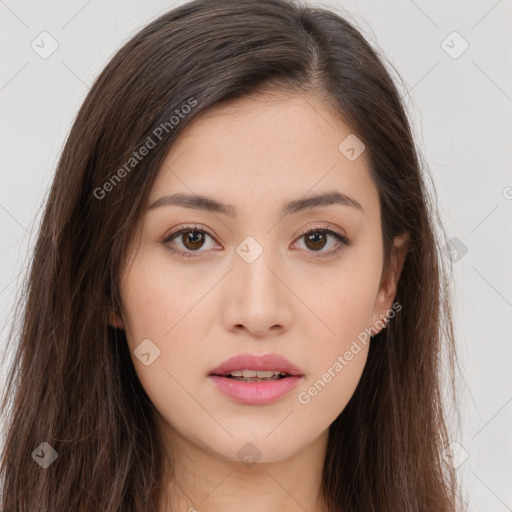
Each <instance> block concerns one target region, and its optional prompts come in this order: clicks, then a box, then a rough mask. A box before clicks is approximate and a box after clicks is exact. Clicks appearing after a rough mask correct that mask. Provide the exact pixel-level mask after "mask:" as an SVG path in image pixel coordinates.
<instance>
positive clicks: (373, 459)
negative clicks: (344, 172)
mask: <svg viewBox="0 0 512 512" xmlns="http://www.w3.org/2000/svg"><path fill="white" fill-rule="evenodd" d="M271 88H274V89H280V90H284V91H292V92H293V91H296V92H311V93H313V94H316V95H318V96H319V97H321V98H322V99H323V100H324V101H325V102H326V104H328V105H329V106H330V107H331V108H332V109H333V111H334V112H337V113H338V114H339V116H340V117H341V118H342V119H343V120H345V121H346V122H347V123H348V125H349V126H350V127H351V129H352V131H353V133H355V134H356V135H357V137H358V138H359V139H361V140H362V141H363V143H364V144H365V145H366V148H367V155H368V159H369V160H368V161H369V165H370V170H371V175H372V178H373V179H374V181H375V183H376V185H377V187H378V190H379V197H380V202H381V217H382V236H383V243H384V250H385V262H384V264H385V265H387V263H388V261H389V255H390V250H391V243H392V240H393V237H394V236H396V235H398V234H401V233H404V232H408V233H409V234H410V245H409V251H408V254H407V257H406V260H405V265H404V268H403V271H402V275H401V278H400V280H399V283H398V289H397V294H396V299H395V300H396V301H398V302H399V303H400V304H401V305H402V308H403V310H402V311H401V312H400V313H399V314H397V315H396V317H395V318H394V319H393V320H392V321H391V323H390V326H389V328H387V329H383V330H382V331H381V332H380V333H379V334H378V335H376V336H375V337H374V339H373V342H372V343H371V347H370V350H369V355H368V360H367V363H366V367H365V369H364V372H363V375H362V378H361V380H360V382H359V385H358V387H357V389H356V391H355V393H354V395H353V397H352V398H351V400H350V402H349V403H348V405H347V406H346V408H345V409H344V410H343V412H342V413H341V414H340V415H339V417H338V418H337V419H336V420H335V421H334V422H333V423H332V425H331V426H330V429H329V442H328V449H327V455H326V458H325V465H324V470H323V480H322V491H323V494H324V496H325V500H326V502H327V503H328V505H329V509H330V511H331V512H335V511H340V510H342V511H343V512H362V511H365V512H370V511H379V512H391V511H393V512H398V511H403V512H415V511H429V512H441V511H442V512H451V511H454V510H456V506H457V504H456V501H457V498H458V493H459V489H458V485H457V479H456V474H455V470H454V469H453V468H452V467H451V466H450V465H449V464H447V463H446V462H445V460H444V458H443V456H442V454H443V450H444V449H445V448H446V447H447V445H448V444H449V442H450V440H449V434H448V427H447V424H448V421H447V416H446V408H445V405H444V401H443V396H442V391H443V386H444V384H443V379H442V373H443V372H442V370H443V369H444V368H446V369H448V376H449V378H450V379H451V380H449V381H448V385H447V389H449V390H451V391H453V397H454V398H456V397H455V395H456V379H455V378H454V376H455V365H456V361H457V358H456V351H455V342H454V333H453V327H452V318H451V309H450V294H449V293H448V291H447V290H448V287H449V284H450V278H449V277H447V276H449V275H450V274H449V273H448V272H447V270H446V266H445V258H444V255H443V254H442V253H441V250H442V248H443V245H444V241H443V245H442V244H441V240H442V237H444V231H442V229H440V230H439V233H436V225H437V226H440V225H441V224H440V221H439V218H438V217H437V213H436V204H435V201H434V199H433V198H434V197H435V194H432V193H431V192H430V191H429V189H428V183H427V182H426V181H425V178H426V177H427V176H428V174H427V169H426V166H425V165H423V164H422V162H421V158H420V156H419V154H418V152H417V150H416V147H415V144H414V141H413V136H412V131H411V128H410V124H409V121H408V118H407V116H406V113H405V112H404V106H403V104H402V100H401V98H400V94H399V92H398V89H397V86H396V85H395V82H394V80H393V79H392V78H391V75H390V73H389V72H388V71H387V69H386V67H385V65H384V64H383V59H382V57H379V56H378V54H377V52H376V51H375V50H373V49H372V47H371V46H370V44H369V43H368V42H367V41H366V40H365V39H364V38H363V36H362V35H361V34H360V32H359V31H358V30H357V29H356V28H354V26H352V24H350V23H349V22H347V21H346V20H345V19H344V17H342V16H341V15H340V14H338V13H335V12H333V11H329V10H325V9H321V8H313V7H309V6H307V5H305V4H301V3H299V2H298V1H296V2H293V0H262V1H257V2H255V1H252V0H251V1H247V0H244V1H229V0H212V1H210V0H196V1H192V2H190V3H187V4H184V5H181V6H179V7H177V8H175V9H173V10H171V11H169V12H167V13H166V14H165V15H163V16H161V17H159V18H158V19H156V20H155V21H153V22H152V23H150V24H149V25H148V26H146V27H145V28H143V29H142V30H141V31H140V32H139V33H137V34H136V35H135V36H134V37H133V38H132V39H131V40H130V41H128V42H127V43H126V44H125V45H124V46H123V47H122V48H121V49H120V50H119V51H118V52H117V54H116V55H115V56H114V57H113V58H112V60H111V61H110V62H109V63H108V65H107V66H106V68H105V69H104V70H103V72H102V73H101V74H100V75H99V77H98V78H97V80H96V81H95V83H94V85H93V87H92V88H91V91H90V92H89V94H88V95H87V97H86V99H85V101H84V103H83V105H82V107H81V109H80V111H79V113H78V115H77V117H76V120H75V122H74V124H73V127H72V129H71V132H70V134H69V137H68V139H67V141H66V144H65V147H64V149H63V152H62V155H61V157H60V160H59V162H58V166H57V169H56V174H55V178H54V180H53V184H52V186H51V190H50V192H49V196H48V199H47V201H46V207H45V211H44V215H43V218H42V223H41V226H40V230H39V234H38V239H37V243H36V246H35V250H34V253H33V259H32V262H31V268H30V270H29V273H28V274H27V275H28V277H27V279H26V282H25V284H24V286H23V290H22V291H21V293H20V297H19V299H18V300H19V301H24V302H23V304H24V307H23V316H22V319H21V321H20V322H19V326H20V327H19V332H18V333H16V329H14V328H13V329H12V332H11V336H10V338H9V341H11V339H13V338H16V340H17V346H16V353H15V356H14V362H13V364H12V367H11V369H10V373H9V378H8V385H7V387H6V389H5V396H4V398H3V402H2V411H3V412H5V417H6V418H8V422H7V428H6V438H5V447H4V450H3V452H2V459H1V466H0V475H1V477H2V484H3V497H2V505H3V510H4V511H5V512H14V511H30V512H33V511H36V510H45V511H52V512H60V511H62V510H67V511H78V510H81V511H83V510H87V511H92V510H103V511H110V512H121V511H122V512H127V511H143V510H144V511H157V510H158V509H159V506H160V504H161V503H162V499H163V493H164V487H165V484H166V482H165V471H164V467H165V464H164V463H165V462H166V461H165V458H164V449H163V443H162V439H161V437H160V435H159V432H158V430H157V428H156V423H155V420H154V413H155V411H154V406H153V404H152V403H151V401H150V400H149V398H148V396H147V395H146V393H145V391H144V389H143V388H142V386H141V384H140V382H139V381H138V378H137V376H136V373H135V370H134V367H133V364H132V361H131V358H130V354H129V352H128V349H127V342H126V337H125V334H124V331H122V330H120V329H114V328H113V327H110V326H109V325H108V321H109V316H108V310H109V308H117V310H118V311H119V310H120V309H121V302H120V296H119V287H118V285H119V271H120V269H121V268H122V266H123V263H124V261H125V254H126V250H127V247H128V246H129V243H130V241H131V240H132V237H133V236H134V229H135V228H134V226H135V225H136V222H137V220H138V218H139V216H140V215H141V212H142V209H143V207H144V205H145V202H146V200H147V197H148V193H149V191H150V189H151V187H152V184H153V182H154V180H155V177H156V174H157V172H158V170H159V169H160V167H161V165H162V162H163V159H164V158H165V157H166V154H167V153H168V151H169V149H170V148H171V146H172V143H173V142H174V141H175V140H176V139H177V137H179V134H180V133H181V132H182V130H183V129H184V128H185V127H186V126H187V125H188V124H189V123H190V121H191V120H192V119H194V118H196V117H197V116H198V115H200V114H201V112H204V111H206V110H207V109H208V108H209V107H211V106H213V105H215V104H218V103H219V102H221V101H227V100H230V99H234V98H237V97H242V96H244V95H249V94H253V93H257V92H259V91H261V90H264V89H271ZM150 140H151V141H152V143H150V142H149V141H150ZM143 146H145V147H146V148H147V151H142V150H141V148H142V147H143ZM143 153H144V155H142V154H143ZM135 155H138V156H135ZM139 157H140V158H139ZM123 169H124V171H123ZM25 301H26V302H25ZM15 333H16V334H15ZM444 363H446V366H443V364H444ZM451 396H452V395H451ZM43 442H46V443H48V445H50V446H47V445H42V446H41V443H43ZM37 450H39V452H37ZM52 450H54V451H55V453H54V452H53V451H52ZM34 452H36V453H35V454H34ZM38 454H39V456H40V457H42V458H46V459H45V460H47V461H50V460H51V455H52V454H54V457H55V455H56V456H57V459H56V460H55V461H53V462H52V463H51V464H50V465H48V467H46V468H42V467H40V464H36V457H37V455H38ZM48 457H50V459H48Z"/></svg>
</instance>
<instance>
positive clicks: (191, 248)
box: [161, 225, 351, 258]
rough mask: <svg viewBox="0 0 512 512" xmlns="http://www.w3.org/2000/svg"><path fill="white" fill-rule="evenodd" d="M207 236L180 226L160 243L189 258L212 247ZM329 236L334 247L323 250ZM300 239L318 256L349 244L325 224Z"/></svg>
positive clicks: (192, 227) (337, 250) (349, 243)
mask: <svg viewBox="0 0 512 512" xmlns="http://www.w3.org/2000/svg"><path fill="white" fill-rule="evenodd" d="M207 238H210V239H211V240H214V238H213V236H212V235H210V234H209V233H208V232H207V231H205V230H204V229H200V228H199V227H198V226H195V225H193V226H180V227H179V228H177V229H176V230H174V231H173V232H172V233H170V234H169V235H167V236H166V237H165V238H164V239H163V240H161V243H162V244H164V245H165V246H166V248H167V249H168V250H169V251H171V252H173V253H175V254H177V255H178V256H181V257H186V258H190V257H193V256H194V255H193V253H198V252H205V251H206V250H208V249H211V248H212V247H211V246H210V247H208V246H207V245H208V244H205V242H206V241H207ZM329 238H331V239H332V240H333V242H334V243H331V246H332V245H334V249H330V250H323V249H324V248H325V247H326V246H328V245H329V244H328V242H329ZM302 239H304V241H305V246H306V251H307V252H313V253H319V255H318V256H319V257H324V256H329V255H333V254H336V253H338V252H339V251H341V250H342V249H343V248H345V247H348V246H350V245H351V242H350V241H349V240H348V239H347V238H346V237H345V236H343V235H341V234H340V233H337V232H336V231H333V230H332V229H329V228H328V227H326V226H322V227H315V228H312V229H308V230H307V231H305V232H303V233H302V234H301V236H300V237H299V240H302ZM171 242H174V243H177V242H179V243H178V248H176V247H173V246H172V244H171ZM205 245H206V249H205V250H203V251H201V250H200V249H203V248H204V247H205ZM315 256H316V255H315Z"/></svg>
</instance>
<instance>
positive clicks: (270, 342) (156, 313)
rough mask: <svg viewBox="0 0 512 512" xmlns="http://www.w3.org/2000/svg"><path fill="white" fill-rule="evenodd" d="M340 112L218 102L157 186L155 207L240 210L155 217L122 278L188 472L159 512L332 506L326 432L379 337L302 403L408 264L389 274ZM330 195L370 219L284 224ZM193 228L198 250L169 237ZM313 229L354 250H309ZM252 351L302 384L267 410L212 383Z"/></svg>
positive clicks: (153, 387) (127, 319) (146, 219)
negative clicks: (253, 451)
mask: <svg viewBox="0 0 512 512" xmlns="http://www.w3.org/2000/svg"><path fill="white" fill-rule="evenodd" d="M331 112H332V109H329V107H327V106H326V105H324V104H323V103H322V101H321V100H319V99H317V98H316V97H314V96H312V95H309V94H297V93H290V94H284V93H282V92H280V93H274V94H270V93H266V94H259V95H257V96H252V97H245V98H242V99H238V100H235V101H230V102H229V103H225V104H222V105H218V106H216V107H214V108H212V109H210V110H208V111H207V112H206V113H205V114H203V115H202V116H200V117H198V118H196V119H194V121H193V122H192V123H191V124H190V125H189V126H188V127H187V128H186V129H185V131H184V132H183V133H182V134H181V135H180V137H179V139H178V140H177V141H176V143H175V144H174V145H173V147H172V149H171V151H170V152H169V154H168V155H167V158H166V160H165V163H164V165H163V166H162V168H161V169H160V172H159V174H158V176H157V179H156V181H155V183H154V186H153V188H152V190H151V192H150V197H149V199H148V203H147V204H148V205H149V204H151V203H152V202H153V201H155V200H156V199H158V198H160V197H161V196H164V195H167V194H171V193H175V192H183V193H193V194H201V195H207V196H209V197H213V198H215V199H216V200H217V201H219V202H223V203H227V204H231V205H233V206H234V207H235V208H236V211H237V215H236V217H234V218H231V217H229V216H225V215H222V214H218V213H217V214H216V213H212V212H211V211H207V210H193V209H190V208H185V207H181V206H167V207H162V208H157V209H154V210H151V211H148V212H147V213H146V214H145V215H144V216H143V218H141V220H140V224H139V226H138V227H139V230H138V235H137V236H136V237H135V239H134V241H133V245H132V247H131V250H130V251H129V253H128V255H127V260H126V265H125V267H124V268H123V270H122V280H121V290H120V291H121V299H122V315H118V316H116V315H114V314H113V313H112V316H111V322H112V325H116V326H118V327H120V328H122V329H124V330H125V331H126V334H127V340H128V344H129V349H130V353H131V354H132V359H133V363H134V366H135V369H136V371H137V374H138V377H139V379H140V381H141V384H142V386H143V387H144V389H145V390H146V392H147V394H148V396H149V397H150V399H151V400H152V402H153V404H154V405H155V408H156V409H157V422H158V426H159V429H160V431H161V433H162V435H163V438H164V440H165V448H166V451H167V452H168V454H169V455H171V454H172V460H173V464H174V468H175V474H176V475H177V476H176V479H175V480H172V481H171V480H169V486H168V489H169V491H170V492H172V496H173V500H174V504H173V505H172V507H171V505H166V506H165V507H162V509H161V512H170V511H174V510H181V511H185V510H191V509H192V510H194V509H195V510H197V511H198V512H202V511H206V510H208V511H221V510H222V511H223V512H232V511H233V512H234V511H238V510H240V509H242V508H243V510H246V511H249V512H252V511H254V512H255V511H258V512H259V511H261V510H267V511H275V512H277V511H280V512H283V511H294V512H295V511H303V510H308V511H312V512H323V511H325V510H326V507H325V503H324V502H323V500H322V498H321V496H320V493H319V490H320V484H321V471H322V465H323V461H324V457H325V451H326V443H327V436H328V428H329V425H330V424H331V423H332V422H333V421H334V420H335V419H336V417H337V416H338V415H339V414H340V413H341V412H342V411H343V409H344V408H345V406H346V404H347V403H348V401H349V400H350V398H351V396H352V394H353V392H354V391H355V388H356V386H357V384H358V382H359V379H360V377H361V374H362V371H363V368H364V365H365V363H366V359H367V354H368V348H369V343H367V344H366V345H363V344H360V346H361V350H360V351H359V352H358V353H357V355H355V356H354V357H353V359H352V360H351V361H350V362H349V363H348V364H347V365H346V366H345V367H344V368H343V370H342V371H341V372H339V373H337V374H336V376H335V377H334V378H332V379H331V381H330V382H329V383H328V384H327V385H326V386H325V387H324V388H323V389H322V390H321V392H319V393H318V394H317V395H316V396H314V397H312V398H311V400H310V402H309V403H307V404H302V403H300V402H299V401H298V397H297V396H298V393H299V392H301V391H304V390H307V389H308V388H309V387H310V386H312V385H313V383H315V381H317V380H318V379H320V378H321V377H322V374H324V373H325V372H326V370H327V369H328V368H329V367H332V366H333V364H334V362H335V361H336V360H337V358H338V356H339V355H343V354H344V353H345V352H346V351H347V350H348V349H349V347H350V346H351V344H352V343H353V341H354V340H356V339H357V336H358V334H360V333H361V332H363V331H364V329H365V328H369V327H371V326H375V325H376V322H378V321H379V320H380V319H381V318H382V317H383V316H384V315H385V314H386V313H388V314H389V311H390V308H391V306H392V304H393V300H394V296H395V292H396V285H397V281H398V278H399V276H400V272H401V270H402V265H403V261H404V256H403V254H402V255H401V256H400V255H398V254H395V255H394V257H393V258H392V264H391V265H390V267H389V268H388V269H387V270H386V272H383V246H382V237H381V218H380V210H379V196H378V191H377V188H376V186H375V184H374V182H373V180H372V179H371V177H370V173H369V169H368V166H367V161H366V153H365V152H363V153H362V154H361V156H360V157H358V158H357V159H356V160H355V161H349V160H348V159H347V158H346V157H345V156H344V155H343V154H342V153H341V152H340V151H339V150H338V146H339V144H340V142H341V141H343V140H344V139H345V138H346V137H347V136H348V135H350V134H351V133H352V132H351V130H350V128H349V127H348V126H347V125H346V124H344V123H343V122H342V121H341V120H340V119H338V118H336V117H333V114H331ZM331 190H336V191H340V192H343V193H345V194H347V195H349V196H350V197H352V198H354V199H355V200H357V201H358V202H359V203H360V204H361V205H362V206H363V208H364V212H361V211H359V210H357V209H356V208H354V207H350V206H346V205H328V206H321V207H317V208H314V209H310V210H306V211H302V212H298V213H292V214H288V215H286V216H284V217H282V216H281V213H280V211H281V208H282V205H283V203H284V202H286V201H289V200H292V199H299V198H302V197H304V196H305V195H312V194H314V193H320V192H327V191H331ZM182 224H185V225H191V226H193V225H196V226H198V228H199V229H204V230H206V231H207V232H208V235H204V244H203V246H201V244H200V243H197V242H196V244H195V247H197V249H196V252H194V244H190V243H189V244H188V245H184V244H185V243H186V242H187V239H186V238H185V236H186V235H185V236H182V235H178V237H176V238H175V239H174V240H173V241H171V242H168V243H167V246H166V245H164V244H163V243H162V242H161V240H162V239H164V238H165V237H166V235H168V234H169V233H171V232H172V231H173V230H174V229H175V228H179V227H181V225H182ZM318 227H328V228H329V229H332V230H333V231H335V232H337V233H339V234H341V235H343V236H346V237H347V238H348V239H349V241H350V242H351V245H350V246H345V247H343V246H342V248H341V251H340V252H338V253H333V252H332V251H333V249H335V248H336V247H338V246H339V242H338V241H337V240H336V239H335V238H333V237H332V235H329V236H328V237H327V238H326V240H325V243H324V245H323V246H322V243H321V242H317V245H316V246H315V245H314V244H309V245H307V243H306V239H307V237H305V236H301V235H302V234H303V231H306V230H308V229H313V228H318ZM209 234H211V235H212V237H213V238H211V237H210V236H209ZM248 236H251V237H253V238H254V239H255V240H256V241H257V242H258V243H259V245H260V246H261V247H262V249H263V253H262V254H261V255H260V256H259V257H258V258H257V259H256V260H255V261H254V262H252V263H247V262H246V261H245V260H244V259H243V258H242V257H240V256H239V255H238V254H237V252H236V251H235V249H236V248H237V246H238V245H239V244H240V243H241V242H242V241H243V240H244V239H245V238H246V237H248ZM404 241H405V238H397V239H396V240H395V242H396V245H397V246H399V245H401V244H402V243H403V242H404ZM169 246H171V247H174V248H175V249H178V250H181V251H183V252H188V253H189V254H191V255H192V257H189V258H187V257H180V256H178V255H177V254H174V253H172V252H171V251H170V250H169V249H168V247H169ZM191 247H192V249H191ZM315 247H316V248H317V251H315ZM329 252H331V254H330V255H328V256H323V257H322V254H328V253H329ZM397 314H399V313H397ZM377 325H381V323H379V324H377ZM378 330H380V329H379V328H377V329H374V331H373V332H377V331H378ZM148 338H149V339H150V340H151V341H152V342H153V343H154V344H155V345H156V346H157V347H158V348H159V349H160V355H159V357H157V358H156V359H155V360H154V361H153V362H152V363H151V364H150V365H148V366H145V365H144V364H142V363H141V361H140V360H139V359H138V358H137V357H135V356H134V353H133V351H134V349H135V348H136V347H137V346H138V345H139V344H140V343H141V342H142V340H144V339H148ZM372 342H373V341H372ZM242 352H251V353H255V354H264V353H277V354H280V355H282V356H284V357H286V358H287V359H289V360H290V361H291V362H292V363H293V364H295V365H296V366H298V367H299V368H300V369H301V370H302V372H303V374H304V381H303V383H302V384H301V385H300V386H299V387H298V388H296V389H294V390H292V391H291V392H290V393H289V394H287V395H286V396H284V397H282V398H281V399H279V400H278V401H277V402H274V403H272V404H267V405H258V406H255V405H242V404H238V403H236V402H233V401H231V400H230V399H229V398H227V397H226V396H224V395H223V394H221V393H220V392H219V391H218V390H217V389H216V388H215V387H214V386H212V385H211V384H210V383H209V382H208V381H207V378H206V376H207V375H208V374H209V372H210V370H212V369H213V368H214V367H216V366H217V365H219V364H220V363H221V362H222V361H224V360H225V359H227V358H228V357H231V356H233V355H235V354H238V353H242ZM249 442H250V443H252V444H253V445H255V446H256V447H257V449H258V450H259V452H260V453H261V459H260V460H259V462H258V463H257V464H255V465H252V466H250V467H249V466H248V465H246V464H245V463H244V462H243V461H241V460H240V459H239V457H238V456H237V452H238V451H239V450H240V449H241V448H242V447H243V446H244V445H245V444H246V443H249Z"/></svg>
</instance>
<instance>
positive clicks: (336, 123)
mask: <svg viewBox="0 0 512 512" xmlns="http://www.w3.org/2000/svg"><path fill="white" fill-rule="evenodd" d="M349 136H353V135H352V132H351V129H350V127H349V126H348V125H347V124H345V123H344V121H343V120H342V119H341V118H340V117H339V116H338V115H336V114H335V113H334V112H333V111H332V108H331V107H330V106H328V105H327V104H325V103H323V102H322V101H321V100H320V99H318V98H317V97H315V96H312V95H310V94H285V93H272V94H260V95H254V96H250V97H243V98H239V99H236V100H231V101H227V102H223V103H222V104H218V105H215V106H214V107H212V108H211V109H209V110H208V111H206V112H204V113H202V114H201V115H200V116H198V117H197V118H195V119H194V120H193V121H192V122H191V123H190V124H189V125H188V126H187V127H186V128H185V130H184V131H183V132H182V133H181V134H180V136H179V137H178V139H177V140H176V141H175V142H174V144H173V146H172V147H171V149H170V151H169V153H168V155H167V157H166V159H165V162H164V164H163V166H162V169H161V170H160V172H159V175H158V176H157V179H156V181H155V184H154V186H153V190H152V192H151V194H150V198H149V201H150V203H151V202H154V201H155V200H156V199H157V198H158V197H159V196H160V195H162V194H163V193H171V192H176V191H178V192H183V193H188V194H194V193H196V194H200V195H215V196H216V197H218V198H219V199H221V200H222V198H225V202H226V203H231V204H232V203H237V202H239V201H240V202H244V201H245V200H247V199H251V200H252V201H256V202H258V198H260V199H261V201H260V204H261V203H262V202H264V201H267V200H268V201H270V200H272V201H274V200H277V201H280V202H284V201H285V199H286V197H290V198H293V199H296V198H297V197H301V196H304V195H306V194H307V193H308V192H313V188H315V189H316V190H315V191H321V190H322V191H323V190H339V191H340V192H342V193H345V194H348V195H351V196H352V197H354V198H355V199H356V200H357V201H358V202H360V203H361V204H363V206H365V205H364V203H365V202H366V203H369V202H372V201H374V200H377V201H378V197H377V192H376V189H375V186H374V184H373V180H372V179H371V176H370V173H369V170H368V168H367V163H366V155H365V153H364V152H363V153H362V154H361V155H360V156H359V157H358V158H357V159H355V160H353V161H350V160H349V159H347V157H346V156H345V155H344V154H343V153H342V152H341V151H340V149H339V147H340V144H341V143H342V142H343V141H344V140H345V139H346V138H347V137H349ZM365 196H366V197H365ZM368 206H370V205H368ZM365 209H366V208H365Z"/></svg>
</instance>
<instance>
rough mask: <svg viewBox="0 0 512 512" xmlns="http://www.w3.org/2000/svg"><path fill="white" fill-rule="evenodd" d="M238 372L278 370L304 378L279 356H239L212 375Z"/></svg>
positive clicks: (216, 369) (300, 372) (211, 373)
mask: <svg viewBox="0 0 512 512" xmlns="http://www.w3.org/2000/svg"><path fill="white" fill-rule="evenodd" d="M236 370H261V371H270V370H276V371H279V372H281V373H287V374H289V375H300V376H302V371H301V370H300V369H299V368H297V367H296V366H295V365H293V364H292V363H290V361H288V359H286V358H284V357H283V356H280V355H278V354H264V355H261V354H238V355H236V356H233V357H230V358H229V359H227V360H226V361H224V362H223V363H221V364H220V365H219V366H217V367H216V368H214V369H213V370H211V372H210V375H226V374H228V373H230V372H232V371H236Z"/></svg>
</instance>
